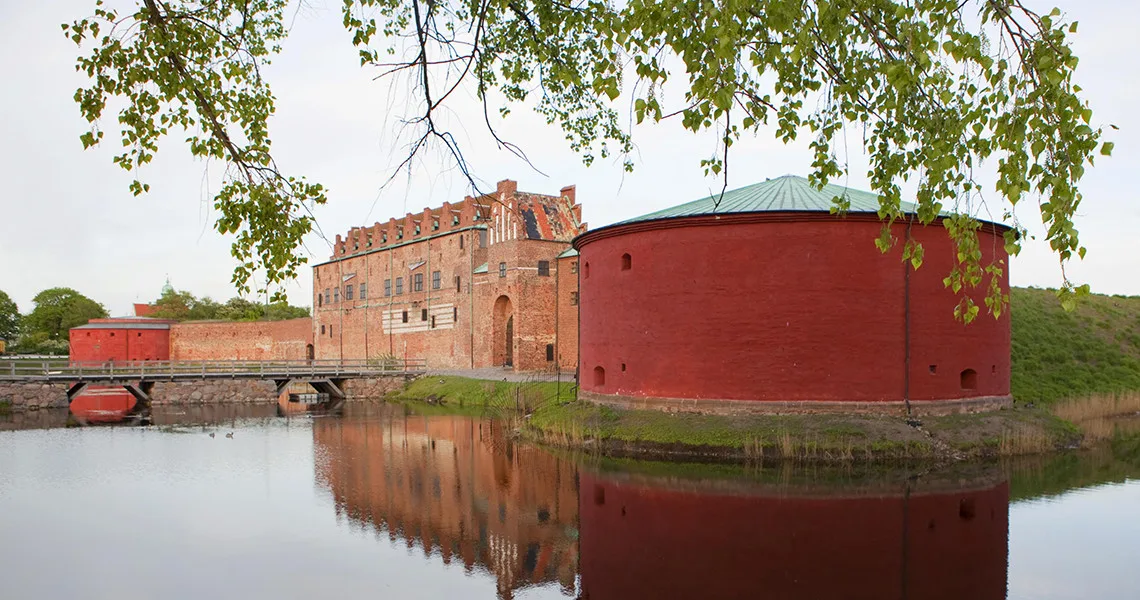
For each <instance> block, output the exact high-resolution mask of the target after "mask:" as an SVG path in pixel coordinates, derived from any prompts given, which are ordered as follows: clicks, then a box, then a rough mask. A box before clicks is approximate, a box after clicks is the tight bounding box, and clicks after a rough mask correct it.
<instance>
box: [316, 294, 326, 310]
mask: <svg viewBox="0 0 1140 600" xmlns="http://www.w3.org/2000/svg"><path fill="white" fill-rule="evenodd" d="M324 299H325V297H324V295H323V294H321V293H320V292H317V308H320V307H321V306H323V305H324Z"/></svg>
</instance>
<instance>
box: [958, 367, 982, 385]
mask: <svg viewBox="0 0 1140 600" xmlns="http://www.w3.org/2000/svg"><path fill="white" fill-rule="evenodd" d="M961 379H962V389H964V390H976V389H978V372H977V371H975V370H973V369H966V370H965V371H962V375H961Z"/></svg>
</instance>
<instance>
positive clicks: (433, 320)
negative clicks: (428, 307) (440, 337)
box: [431, 315, 435, 329]
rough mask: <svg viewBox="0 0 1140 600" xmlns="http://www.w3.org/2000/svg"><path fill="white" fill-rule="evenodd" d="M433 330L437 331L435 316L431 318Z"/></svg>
mask: <svg viewBox="0 0 1140 600" xmlns="http://www.w3.org/2000/svg"><path fill="white" fill-rule="evenodd" d="M431 328H432V329H435V315H432V316H431Z"/></svg>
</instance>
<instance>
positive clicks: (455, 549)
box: [0, 404, 1140, 599]
mask: <svg viewBox="0 0 1140 600" xmlns="http://www.w3.org/2000/svg"><path fill="white" fill-rule="evenodd" d="M67 425H68V419H67V414H66V411H63V412H56V411H35V412H28V413H23V414H13V415H8V416H0V540H3V543H0V581H3V589H4V594H3V596H4V597H5V598H121V597H131V598H134V597H137V598H149V597H159V596H161V597H173V598H203V597H210V598H216V597H275V598H310V597H322V598H323V597H329V598H362V597H399V598H439V597H454V598H495V597H498V598H562V597H579V598H591V599H605V598H639V597H646V598H752V597H775V598H1018V599H1022V598H1024V599H1029V598H1058V599H1060V598H1093V597H1095V598H1134V597H1136V594H1137V590H1140V572H1137V570H1136V569H1135V568H1134V566H1133V562H1134V557H1135V556H1137V555H1140V519H1137V518H1136V515H1135V509H1136V507H1137V506H1140V445H1137V444H1135V443H1128V442H1127V441H1122V442H1119V443H1116V444H1112V445H1105V446H1103V447H1100V448H1098V449H1096V450H1092V451H1084V452H1072V453H1066V454H1061V455H1051V456H1045V457H1036V458H1026V459H1021V460H1014V461H1005V462H997V461H993V462H965V463H962V464H958V465H954V466H951V467H945V468H938V469H935V470H933V471H931V470H930V468H929V467H922V466H915V467H913V468H911V467H906V466H894V467H890V468H883V467H870V466H860V465H839V466H835V467H830V466H822V465H796V464H792V463H776V464H770V465H768V464H763V465H751V466H747V467H741V466H727V465H698V464H692V463H660V462H644V461H634V460H611V459H605V458H600V457H596V456H590V455H584V454H572V453H559V452H552V451H550V450H547V449H544V448H540V447H536V446H533V445H528V444H525V443H520V442H518V441H517V439H516V436H515V435H514V432H513V431H512V430H511V428H510V426H508V425H507V424H506V423H505V422H503V421H498V420H495V419H492V418H480V417H470V416H455V415H440V416H424V415H420V414H416V413H415V411H414V410H411V409H408V408H406V407H404V406H401V405H386V404H350V405H348V406H347V407H346V409H345V411H344V413H343V414H340V415H328V416H306V415H302V416H294V417H289V418H286V417H280V416H277V415H276V411H275V407H272V406H268V407H266V406H204V407H162V408H161V409H159V408H156V410H155V414H154V415H153V424H152V425H148V426H145V427H129V426H116V427H68V426H67Z"/></svg>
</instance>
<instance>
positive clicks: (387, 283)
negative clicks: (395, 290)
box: [384, 279, 392, 296]
mask: <svg viewBox="0 0 1140 600" xmlns="http://www.w3.org/2000/svg"><path fill="white" fill-rule="evenodd" d="M391 295H392V280H391V279H385V280H384V296H391Z"/></svg>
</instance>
